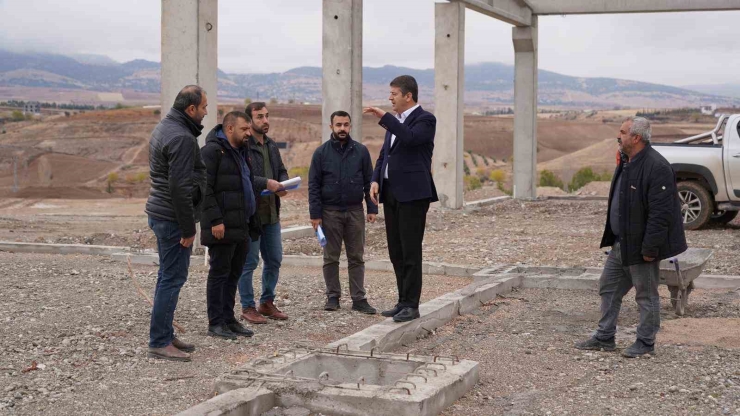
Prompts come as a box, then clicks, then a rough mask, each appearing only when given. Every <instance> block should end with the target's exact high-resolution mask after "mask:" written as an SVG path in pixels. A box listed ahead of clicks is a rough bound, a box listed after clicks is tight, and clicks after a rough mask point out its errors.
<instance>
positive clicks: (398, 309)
mask: <svg viewBox="0 0 740 416" xmlns="http://www.w3.org/2000/svg"><path fill="white" fill-rule="evenodd" d="M402 309H403V306H401V305H400V304H398V303H397V304H396V306H394V307H393V309H389V310H387V311H383V312H381V313H380V314H381V315H383V316H385V317H386V318H390V317H392V316H396V315H397V314H398V312H401V310H402Z"/></svg>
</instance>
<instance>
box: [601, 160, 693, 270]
mask: <svg viewBox="0 0 740 416" xmlns="http://www.w3.org/2000/svg"><path fill="white" fill-rule="evenodd" d="M620 174H621V175H624V176H623V177H622V185H621V187H620V188H621V189H614V182H615V180H616V178H617V175H620ZM614 192H620V204H619V205H620V207H619V241H620V245H621V251H622V264H623V265H625V266H631V265H634V264H639V263H644V262H645V261H644V260H643V256H646V257H654V258H657V259H658V260H663V259H666V258H669V257H673V256H676V255H678V254H681V253H683V252H684V251H686V249H687V246H686V237H685V235H684V230H683V219H682V218H681V205H680V202H679V198H678V191H677V189H676V177H675V173H674V172H673V169H672V168H671V165H670V163H668V161H667V160H666V159H665V158H664V157H663V156H662V155H661V154H660V153H658V152H657V151H656V150H655V149H653V148H652V146H650V145H648V146H647V147H645V149H644V150H643V151H641V152H640V153H638V154H637V155H636V156H635V158H634V159H633V160H631V161H630V162H629V163H623V164H620V165H619V166H617V170H616V171H615V173H614V178H613V179H612V186H611V190H610V192H609V209H608V210H607V215H606V227H605V229H604V236H603V237H602V239H601V247H607V246H611V245H613V244H614V242H615V240H616V239H615V236H614V233H613V232H612V229H611V224H610V222H609V212H610V210H611V206H612V199H613V196H614Z"/></svg>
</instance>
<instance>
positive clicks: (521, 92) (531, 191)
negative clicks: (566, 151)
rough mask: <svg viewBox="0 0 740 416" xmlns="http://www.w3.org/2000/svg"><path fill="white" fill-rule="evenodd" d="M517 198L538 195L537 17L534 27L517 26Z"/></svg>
mask: <svg viewBox="0 0 740 416" xmlns="http://www.w3.org/2000/svg"><path fill="white" fill-rule="evenodd" d="M512 38H513V41H514V66H515V78H514V198H517V199H534V198H536V197H537V188H536V182H535V181H536V180H537V42H538V39H537V16H533V17H532V26H529V27H515V28H513V31H512Z"/></svg>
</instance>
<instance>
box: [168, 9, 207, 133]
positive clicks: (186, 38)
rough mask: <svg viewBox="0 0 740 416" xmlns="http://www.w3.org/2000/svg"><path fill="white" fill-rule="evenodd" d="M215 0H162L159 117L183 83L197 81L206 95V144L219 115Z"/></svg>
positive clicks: (204, 123) (187, 83)
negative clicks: (160, 107)
mask: <svg viewBox="0 0 740 416" xmlns="http://www.w3.org/2000/svg"><path fill="white" fill-rule="evenodd" d="M217 69H218V0H162V87H161V93H160V97H161V104H162V118H164V117H165V116H166V115H167V112H168V111H169V109H170V108H171V107H172V103H173V102H174V101H175V97H176V96H177V93H178V92H180V90H181V89H182V87H184V86H186V85H189V84H196V85H199V86H201V87H202V88H204V89H205V90H206V93H207V95H208V115H207V116H206V117H205V118H204V119H203V126H204V129H203V134H202V135H201V136H200V137H199V138H198V143H200V145H201V146H203V145H204V144H205V138H206V135H207V134H208V132H209V131H210V130H211V129H212V128H213V127H214V126H215V125H216V120H217V118H218V97H217V95H218V94H217V93H218V90H217V84H218V75H217Z"/></svg>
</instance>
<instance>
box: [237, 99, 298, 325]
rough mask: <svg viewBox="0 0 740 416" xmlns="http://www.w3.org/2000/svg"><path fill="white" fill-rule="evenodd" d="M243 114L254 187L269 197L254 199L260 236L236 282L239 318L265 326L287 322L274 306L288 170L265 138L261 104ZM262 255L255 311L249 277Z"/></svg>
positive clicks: (267, 119)
mask: <svg viewBox="0 0 740 416" xmlns="http://www.w3.org/2000/svg"><path fill="white" fill-rule="evenodd" d="M245 113H247V114H248V115H250V116H251V117H252V136H251V137H250V138H249V156H250V159H251V162H252V166H253V173H254V187H255V190H256V191H258V192H262V191H263V190H265V189H268V190H270V191H271V193H270V194H269V195H266V196H259V197H258V198H257V217H258V218H259V222H260V223H261V235H260V236H259V238H257V239H253V240H252V243H251V247H250V249H249V254H248V255H247V261H246V263H245V264H244V270H243V271H242V275H241V278H240V279H239V296H240V297H241V304H242V318H243V319H245V320H246V321H248V322H250V323H252V324H264V323H267V319H265V317H267V318H270V319H279V320H285V319H288V316H287V315H286V314H284V313H283V312H282V311H280V310H279V309H278V308H277V307H276V306H275V303H274V301H275V287H276V286H277V283H278V277H279V276H280V264H281V263H282V261H283V243H282V240H281V236H280V197H281V196H285V190H283V186H282V185H281V184H280V182H282V181H285V180H287V179H288V171H287V170H286V169H285V165H283V160H282V158H281V157H280V150H279V149H278V147H277V144H276V143H275V142H274V141H273V140H272V139H271V138H269V137H267V132H268V131H269V130H270V114H269V112H268V110H267V106H266V105H265V103H262V102H254V103H251V104H249V105H248V106H247V108H246V110H245ZM260 253H261V254H262V261H263V263H264V264H263V266H262V296H261V297H260V304H259V308H256V305H255V302H254V288H253V284H252V277H253V274H254V270H255V269H256V268H257V264H258V263H259V255H260Z"/></svg>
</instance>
